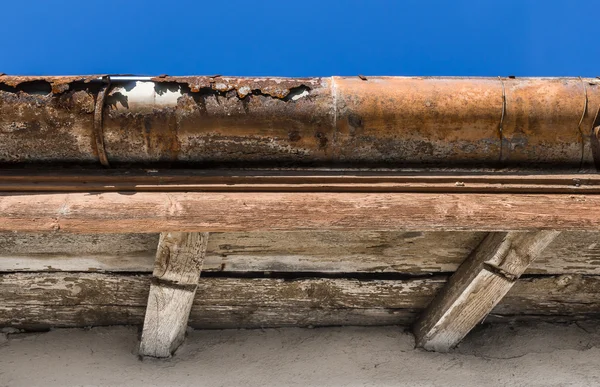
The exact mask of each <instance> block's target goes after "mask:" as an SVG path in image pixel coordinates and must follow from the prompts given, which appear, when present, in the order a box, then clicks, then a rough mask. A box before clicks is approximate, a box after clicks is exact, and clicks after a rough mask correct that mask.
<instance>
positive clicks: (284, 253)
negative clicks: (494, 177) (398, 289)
mask: <svg viewBox="0 0 600 387" xmlns="http://www.w3.org/2000/svg"><path fill="white" fill-rule="evenodd" d="M486 234H487V233H485V232H461V231H439V232H403V231H290V232H282V231H273V232H251V233H248V232H231V233H211V236H210V239H209V242H208V247H207V251H206V258H205V260H204V265H203V266H202V271H208V272H210V271H220V272H223V273H227V272H295V271H299V272H314V273H353V272H360V273H371V272H386V273H412V274H421V273H440V272H444V273H447V272H454V271H456V269H457V268H458V266H459V265H460V264H461V263H462V262H463V261H464V259H465V258H466V257H467V256H468V255H469V253H470V252H471V251H473V249H474V248H475V247H476V246H477V245H478V244H479V243H480V242H481V240H483V238H484V237H485V235H486ZM157 245H158V234H69V233H0V272H14V271H77V272H81V271H97V272H140V273H149V272H151V271H152V269H153V265H154V260H155V257H156V246H157ZM525 273H526V274H600V233H598V232H577V231H565V232H562V233H561V234H560V235H559V236H558V237H557V238H556V239H555V240H554V241H553V242H552V243H551V244H550V245H549V246H548V247H547V248H546V250H544V253H543V254H542V255H541V256H540V257H538V258H537V259H536V260H535V261H534V262H533V263H532V264H531V265H530V267H529V268H528V269H527V270H526V271H525Z"/></svg>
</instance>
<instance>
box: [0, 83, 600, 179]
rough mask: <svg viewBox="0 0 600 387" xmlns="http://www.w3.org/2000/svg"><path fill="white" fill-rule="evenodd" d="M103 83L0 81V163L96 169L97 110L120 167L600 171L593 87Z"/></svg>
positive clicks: (599, 98)
mask: <svg viewBox="0 0 600 387" xmlns="http://www.w3.org/2000/svg"><path fill="white" fill-rule="evenodd" d="M106 79H107V78H106V77H103V76H101V75H95V76H66V77H29V76H28V77H22V76H7V75H2V76H0V163H3V164H13V165H14V164H24V163H28V164H49V163H50V164H52V163H54V164H67V165H68V164H82V163H83V164H85V163H91V164H96V165H97V164H99V156H100V155H99V154H98V152H97V150H96V141H95V139H94V130H93V128H94V114H95V113H97V112H95V109H102V111H101V116H102V118H103V119H102V120H101V121H102V128H101V133H102V136H103V140H104V144H105V150H106V157H107V159H108V160H109V161H110V165H111V166H116V167H118V166H122V165H161V164H166V165H185V166H195V167H214V166H235V167H251V166H267V167H311V166H316V167H346V166H348V167H389V168H402V167H410V168H412V167H439V168H453V169H460V168H466V169H469V170H473V169H478V168H515V169H526V168H540V167H541V168H557V169H563V170H568V169H577V170H583V169H585V168H587V167H589V166H592V165H594V161H596V165H599V163H598V161H597V160H595V158H597V157H600V156H598V154H600V153H599V152H598V151H594V152H593V149H592V147H593V145H594V144H595V142H593V141H591V140H590V138H589V133H592V130H591V128H592V125H593V121H594V118H595V114H596V113H597V111H598V106H600V90H599V86H598V82H597V80H595V79H581V78H551V79H536V78H517V79H509V78H502V79H498V78H418V77H416V78H410V77H374V76H369V77H368V81H365V80H363V79H362V78H360V77H356V76H355V77H324V78H251V77H246V78H241V77H227V76H221V75H213V76H183V77H175V76H168V75H161V76H159V77H154V78H136V77H128V78H127V79H123V78H122V77H121V79H117V77H115V78H114V80H112V81H111V82H110V84H108V83H107V82H106ZM105 88H108V90H106V103H104V104H98V103H97V101H98V96H99V93H100V92H101V90H103V89H105ZM96 116H97V114H96ZM96 122H100V120H96ZM96 126H98V125H96Z"/></svg>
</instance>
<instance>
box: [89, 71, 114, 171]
mask: <svg viewBox="0 0 600 387" xmlns="http://www.w3.org/2000/svg"><path fill="white" fill-rule="evenodd" d="M105 80H106V82H107V83H106V86H105V87H104V88H103V89H102V90H100V92H99V93H98V97H97V99H96V105H95V106H94V127H93V130H94V140H95V143H96V151H97V153H98V159H99V160H100V164H102V165H103V166H105V167H107V168H109V167H110V163H109V162H108V156H107V155H106V149H105V147H104V129H103V114H104V102H105V101H106V95H107V94H108V91H109V89H110V86H111V78H110V76H107V77H106V78H105Z"/></svg>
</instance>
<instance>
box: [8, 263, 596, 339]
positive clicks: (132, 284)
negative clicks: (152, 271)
mask: <svg viewBox="0 0 600 387" xmlns="http://www.w3.org/2000/svg"><path fill="white" fill-rule="evenodd" d="M151 278H152V277H151V276H150V275H148V274H145V275H139V274H129V273H127V274H126V273H123V274H112V273H106V274H104V273H8V274H0V326H16V327H24V328H31V329H40V328H47V327H51V326H56V327H81V326H92V325H115V324H142V322H143V320H144V312H145V309H146V303H147V300H148V294H149V287H150V282H151ZM446 278H447V277H446V276H435V277H426V278H415V279H403V280H370V281H368V280H356V279H343V278H338V279H327V278H320V279H313V278H307V279H296V280H282V279H276V278H207V277H204V278H201V279H200V281H199V285H198V291H197V292H196V293H197V294H196V297H195V299H194V304H193V306H192V310H191V313H190V319H189V322H188V323H189V325H190V326H192V327H196V328H213V329H214V328H258V327H281V326H309V325H312V326H323V325H390V324H400V325H408V324H410V323H412V322H413V321H414V317H415V316H416V314H417V313H418V312H420V311H422V310H423V309H424V308H425V307H426V306H427V305H428V304H429V303H430V301H431V300H432V299H433V297H434V296H435V294H436V293H437V292H438V291H439V290H440V289H441V288H442V287H443V286H444V284H445V283H446ZM599 311H600V276H587V275H562V276H541V277H537V276H536V277H521V278H520V279H519V280H518V281H517V282H516V283H515V284H514V286H513V287H512V289H511V290H510V291H509V292H508V294H507V295H506V296H505V297H504V299H503V300H502V301H501V302H500V303H499V304H498V305H497V306H496V307H495V308H494V310H493V311H492V312H491V313H490V315H489V317H488V318H489V319H490V320H493V321H498V320H500V321H512V320H528V319H538V320H549V319H554V320H557V321H570V320H575V319H588V318H590V317H593V318H596V317H598V316H599V315H600V312H599Z"/></svg>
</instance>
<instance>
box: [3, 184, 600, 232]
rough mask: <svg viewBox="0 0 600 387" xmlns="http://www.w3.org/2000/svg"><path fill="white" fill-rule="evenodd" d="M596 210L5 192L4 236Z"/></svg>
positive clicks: (337, 226) (553, 223) (595, 198)
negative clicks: (20, 233) (41, 232)
mask: <svg viewBox="0 0 600 387" xmlns="http://www.w3.org/2000/svg"><path fill="white" fill-rule="evenodd" d="M598 208H600V196H599V195H559V194H555V195H545V194H537V195H533V194H432V193H429V194H425V193H395V194H394V193H388V194H382V193H379V194H376V193H371V194H366V193H271V192H268V193H267V192H263V193H234V192H230V193H212V192H195V193H158V192H157V193H150V192H140V193H135V194H123V193H101V194H89V193H70V194H65V193H56V194H50V193H49V194H4V195H0V231H31V232H36V231H64V232H81V233H84V232H89V233H94V232H96V233H119V232H141V233H149V232H167V231H187V232H209V231H215V232H218V231H266V230H282V231H283V230H285V231H290V230H311V229H312V230H360V229H363V230H368V229H371V230H412V231H415V230H418V231H440V230H463V231H467V230H481V231H502V230H520V231H527V230H536V229H546V230H548V229H555V230H599V229H600V216H599V215H598Z"/></svg>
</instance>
